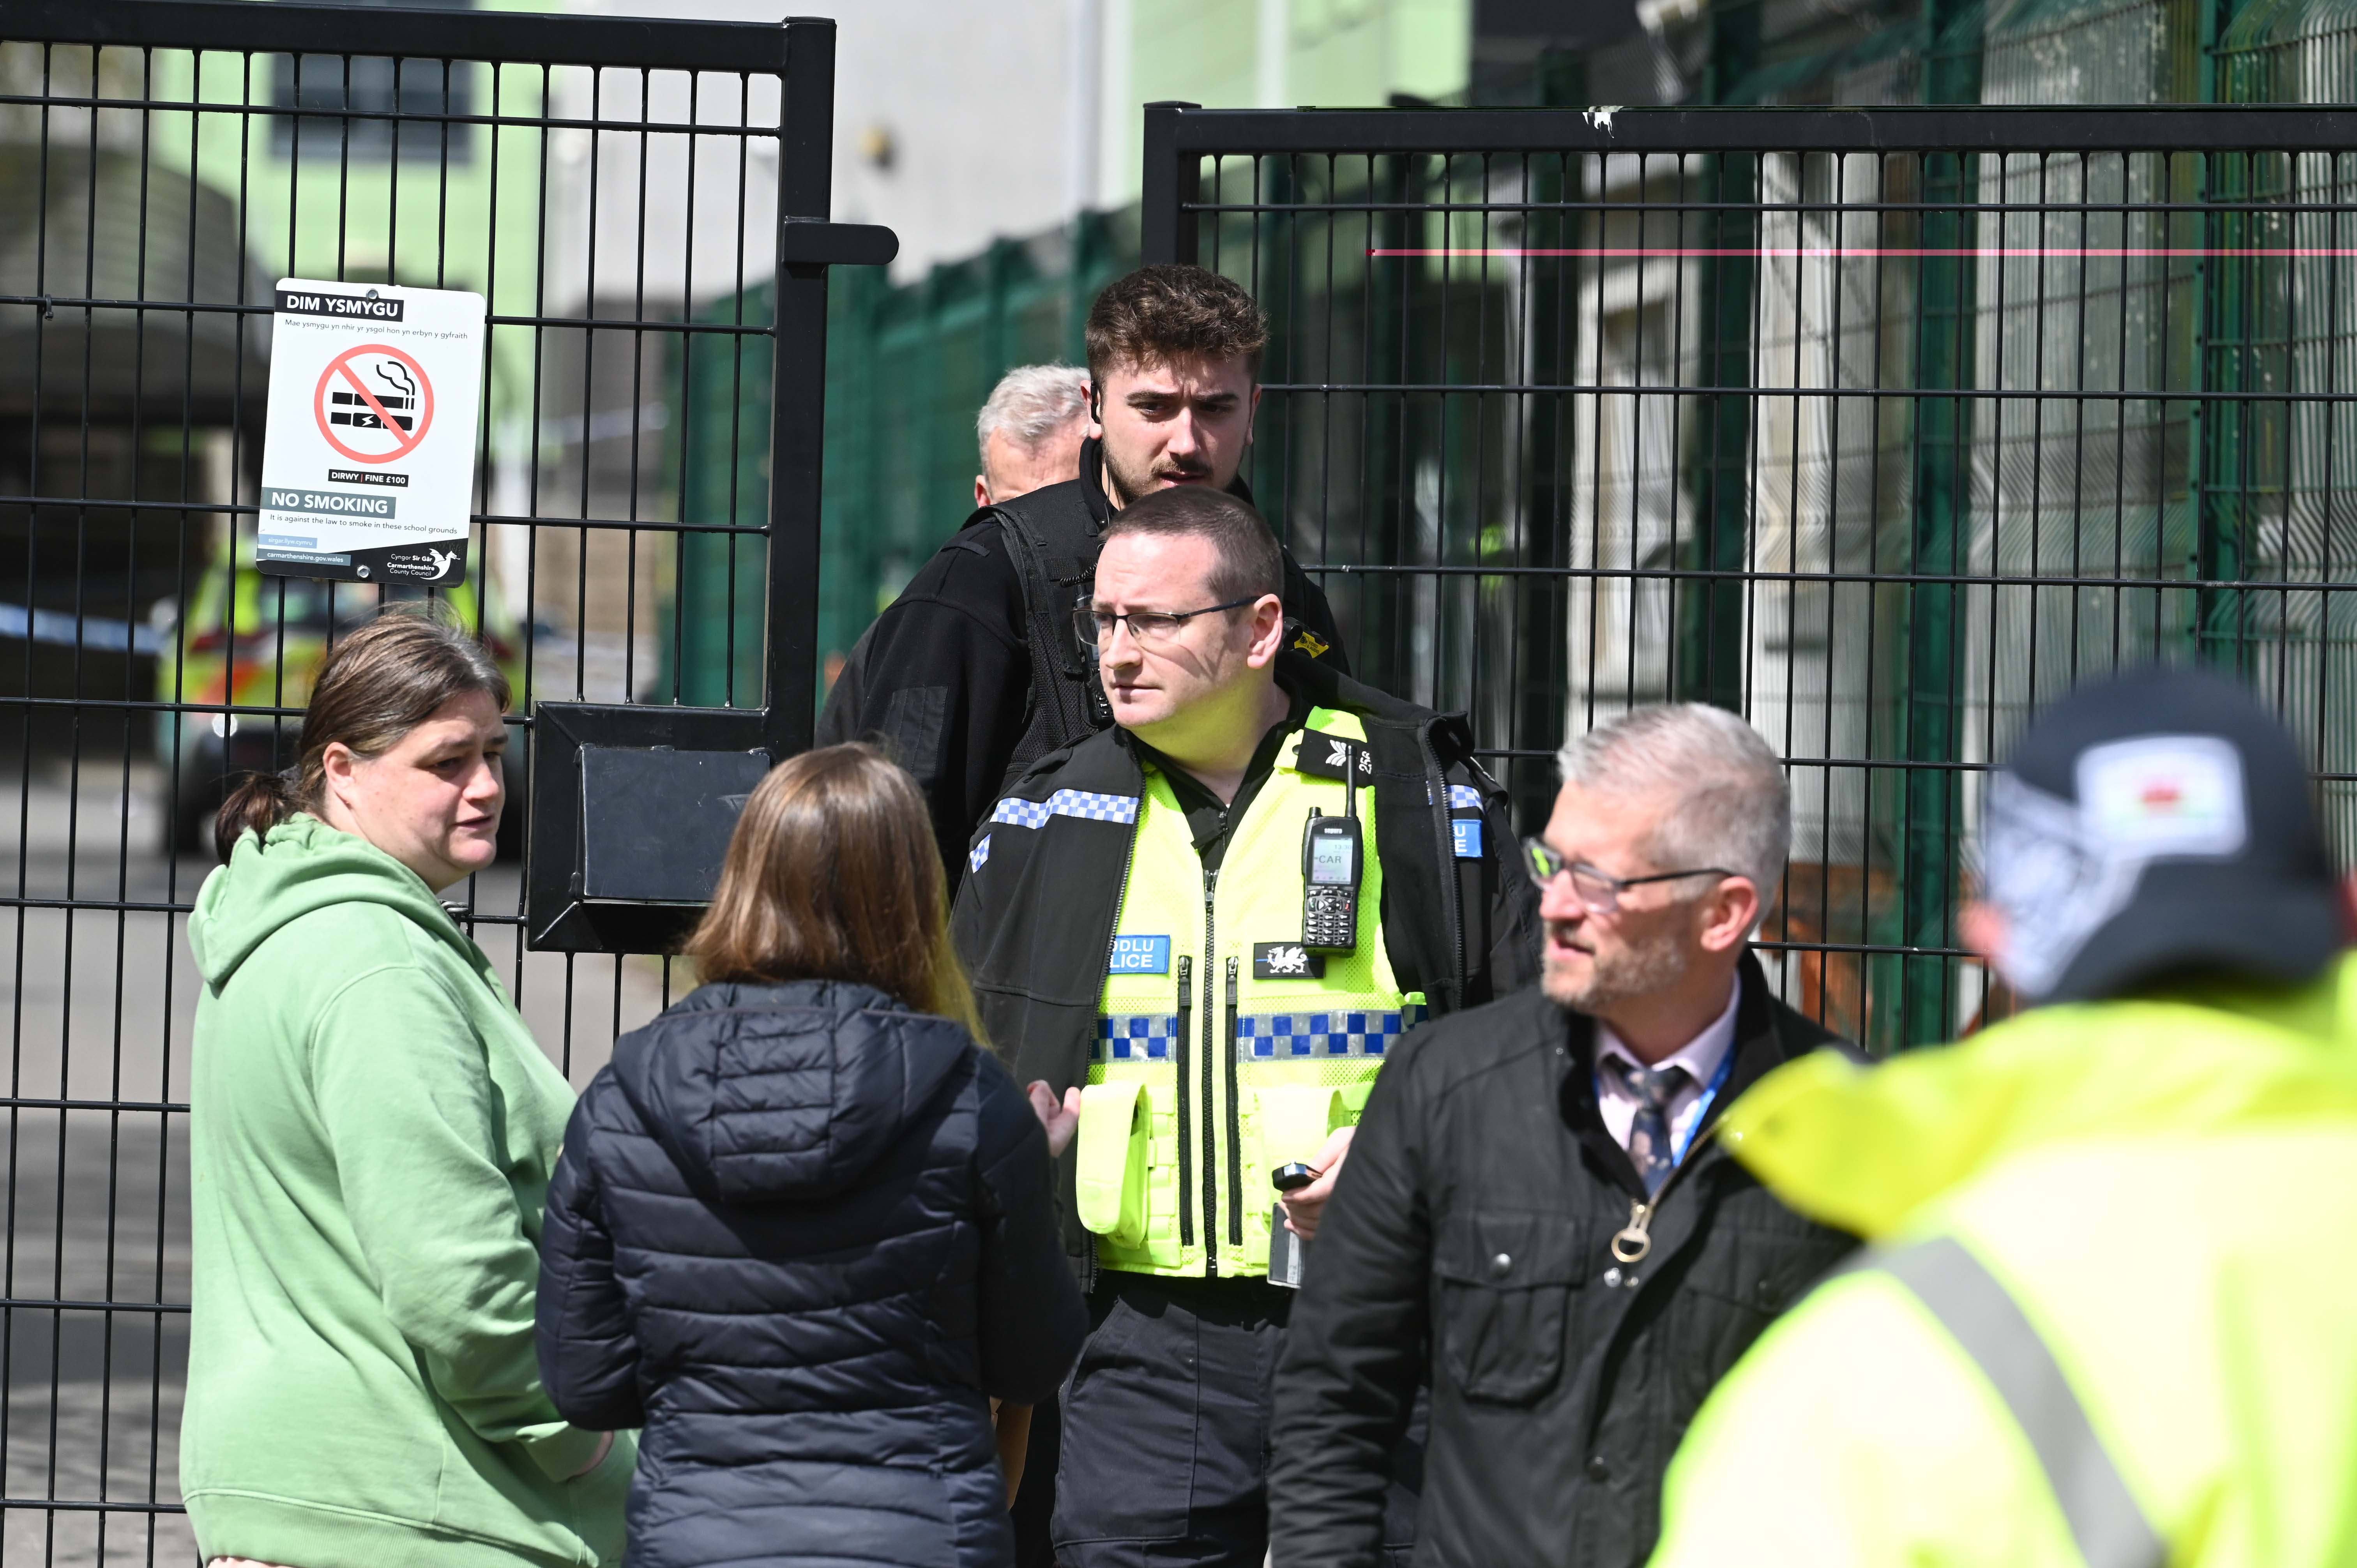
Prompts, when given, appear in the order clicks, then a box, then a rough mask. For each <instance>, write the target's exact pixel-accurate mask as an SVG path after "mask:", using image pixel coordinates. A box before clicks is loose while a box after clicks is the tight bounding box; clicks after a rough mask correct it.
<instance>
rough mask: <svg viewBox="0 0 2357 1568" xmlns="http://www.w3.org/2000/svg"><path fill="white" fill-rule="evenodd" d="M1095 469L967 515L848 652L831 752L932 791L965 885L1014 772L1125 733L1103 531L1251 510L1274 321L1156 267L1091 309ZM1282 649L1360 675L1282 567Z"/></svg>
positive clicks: (1085, 444)
mask: <svg viewBox="0 0 2357 1568" xmlns="http://www.w3.org/2000/svg"><path fill="white" fill-rule="evenodd" d="M1087 338H1088V360H1089V365H1088V373H1089V383H1090V385H1089V425H1088V434H1087V437H1086V438H1085V439H1084V440H1083V441H1082V445H1081V456H1080V475H1079V477H1078V478H1072V479H1068V480H1066V481H1065V482H1063V483H1061V484H1051V485H1048V486H1045V487H1043V488H1041V489H1035V490H1032V491H1030V492H1029V493H1028V494H1025V495H1022V496H1019V497H1015V498H1012V499H1000V500H998V501H997V502H996V504H994V505H989V506H985V507H984V508H983V509H982V510H979V511H976V512H975V513H974V515H973V516H972V517H970V518H968V519H967V520H966V523H965V526H964V527H963V528H962V529H960V530H959V532H957V534H956V535H955V537H953V538H952V539H951V540H950V541H949V542H948V543H946V544H944V545H942V548H941V550H940V552H939V553H937V554H935V555H934V556H933V558H932V559H931V561H928V562H927V563H926V564H924V565H923V566H921V567H920V568H919V569H918V572H917V575H916V576H915V577H913V578H912V579H910V581H909V585H908V587H907V588H906V589H904V590H903V591H902V592H901V594H900V596H899V598H898V599H895V600H894V601H893V602H892V604H891V606H890V607H888V608H887V609H886V610H885V611H884V613H883V615H881V616H880V617H878V618H877V621H876V624H875V625H874V626H872V627H871V628H868V630H867V631H866V634H864V635H863V636H862V637H861V638H860V639H859V642H858V645H857V646H856V647H855V648H854V649H853V650H852V652H851V657H850V658H849V660H847V661H846V662H845V667H844V670H843V671H842V673H841V674H840V675H839V676H838V677H837V679H836V681H835V684H834V690H833V691H832V692H830V693H828V696H827V703H826V707H825V710H824V711H823V713H822V714H820V716H819V722H818V730H817V736H818V739H817V744H819V745H821V746H827V745H832V744H834V742H836V741H845V740H859V739H873V740H876V741H877V742H879V743H880V744H882V745H883V746H884V747H885V748H886V749H887V750H888V751H889V752H890V753H891V754H892V756H893V757H894V758H895V759H896V760H898V761H899V763H900V764H901V766H903V767H905V768H908V769H909V772H911V773H913V774H915V775H916V777H917V782H918V784H919V786H920V787H921V788H922V789H923V790H924V791H925V799H926V801H927V803H928V805H929V806H930V807H931V811H932V817H933V831H934V834H935V836H936V838H937V839H938V840H939V842H940V843H941V846H942V863H943V865H944V866H945V868H946V869H947V871H948V873H949V877H950V886H951V887H952V889H953V890H954V888H955V887H956V886H957V882H958V879H959V877H961V876H962V875H963V874H964V872H965V858H964V857H965V847H966V842H967V839H968V836H969V835H970V834H971V833H972V832H973V831H974V824H975V823H977V822H980V821H981V820H982V818H983V817H984V815H985V814H986V813H987V812H988V811H990V808H991V803H992V802H993V801H995V800H997V799H998V795H999V788H998V787H999V785H1000V783H1001V782H1002V781H1003V780H1004V779H1006V778H1007V777H1008V775H1009V774H1010V773H1011V772H1014V771H1017V770H1019V769H1021V768H1027V767H1028V766H1029V765H1030V764H1032V763H1034V762H1037V761H1038V760H1039V758H1040V757H1045V756H1046V755H1047V754H1048V753H1049V752H1050V751H1053V750H1055V749H1056V748H1057V747H1058V746H1066V745H1070V744H1071V742H1073V741H1076V740H1079V739H1081V738H1082V736H1087V735H1090V734H1092V733H1093V732H1094V731H1096V730H1098V729H1100V728H1102V727H1103V726H1104V725H1107V724H1110V723H1111V722H1112V719H1111V715H1110V714H1107V712H1106V711H1105V707H1104V702H1103V696H1102V694H1101V693H1100V692H1099V690H1098V686H1097V680H1096V671H1095V670H1094V668H1093V654H1094V650H1092V649H1088V648H1083V647H1082V646H1080V645H1079V644H1077V643H1075V642H1074V641H1073V640H1072V639H1071V617H1072V611H1073V608H1074V607H1075V606H1076V605H1079V604H1084V603H1085V602H1086V601H1087V598H1088V589H1089V574H1090V572H1091V570H1092V568H1093V566H1094V564H1095V562H1096V554H1097V548H1098V544H1099V540H1100V535H1101V534H1102V532H1103V529H1104V525H1105V522H1106V521H1107V520H1108V519H1110V518H1111V517H1112V516H1113V515H1114V513H1115V512H1117V511H1118V510H1120V509H1121V508H1123V507H1125V506H1128V505H1130V504H1131V503H1132V502H1134V501H1135V500H1137V499H1139V498H1140V497H1142V496H1146V495H1150V494H1152V493H1153V492H1155V491H1157V490H1160V489H1170V488H1173V487H1202V488H1204V489H1211V490H1222V489H1224V490H1228V491H1231V492H1232V493H1234V494H1236V495H1238V496H1241V497H1243V499H1246V500H1249V499H1251V492H1250V491H1249V490H1248V489H1245V487H1244V484H1243V479H1242V478H1240V477H1239V469H1240V468H1241V467H1242V464H1243V457H1244V454H1245V452H1246V451H1247V450H1248V449H1249V448H1250V447H1251V446H1252V439H1253V417H1254V413H1255V411H1257V410H1258V408H1259V406H1260V359H1261V352H1262V350H1263V349H1265V348H1266V347H1267V344H1268V324H1267V322H1266V320H1265V318H1264V317H1262V315H1261V312H1260V307H1259V306H1256V305H1254V303H1253V300H1252V296H1251V295H1248V294H1246V293H1245V292H1244V291H1243V288H1241V287H1240V286H1238V285H1236V284H1235V283H1233V282H1232V281H1231V280H1230V279H1227V278H1224V277H1222V276H1220V275H1219V274H1216V273H1210V272H1206V271H1204V270H1203V269H1202V268H1200V267H1189V266H1150V267H1144V268H1141V269H1139V270H1138V271H1136V272H1134V273H1132V274H1129V275H1128V276H1126V277H1124V278H1121V279H1118V280H1116V281H1115V282H1114V283H1113V284H1111V285H1108V286H1107V287H1106V288H1105V289H1104V291H1103V293H1101V294H1099V295H1097V298H1096V302H1095V304H1094V305H1093V306H1091V307H1090V310H1089V319H1088V328H1087ZM1282 559H1283V562H1284V567H1285V583H1284V586H1283V588H1282V589H1281V590H1280V593H1281V594H1282V596H1283V598H1284V602H1285V611H1286V616H1287V617H1288V618H1290V620H1291V623H1292V625H1291V628H1290V630H1289V632H1288V635H1287V638H1286V645H1287V646H1288V647H1290V648H1292V649H1294V650H1297V651H1298V652H1300V653H1302V654H1304V655H1306V656H1309V657H1312V658H1317V659H1320V660H1325V661H1329V662H1331V663H1333V664H1334V665H1335V666H1336V667H1337V668H1340V669H1346V670H1347V668H1348V666H1347V665H1345V664H1343V663H1342V653H1341V647H1340V642H1341V634H1340V632H1339V631H1337V630H1336V629H1335V626H1334V616H1333V612H1332V610H1330V609H1329V608H1328V607H1327V604H1326V596H1325V594H1324V593H1323V592H1322V591H1320V590H1319V589H1318V585H1316V584H1315V583H1313V582H1312V581H1311V580H1310V579H1309V577H1308V575H1306V574H1305V573H1304V572H1303V571H1302V570H1301V568H1300V567H1299V566H1298V565H1297V564H1295V562H1294V560H1293V558H1292V556H1291V555H1289V554H1287V555H1285V556H1283V557H1282Z"/></svg>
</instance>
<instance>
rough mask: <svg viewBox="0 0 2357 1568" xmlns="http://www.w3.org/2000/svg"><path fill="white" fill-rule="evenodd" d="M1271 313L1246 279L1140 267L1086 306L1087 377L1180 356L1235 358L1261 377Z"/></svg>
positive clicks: (1193, 269) (1095, 378) (1096, 378)
mask: <svg viewBox="0 0 2357 1568" xmlns="http://www.w3.org/2000/svg"><path fill="white" fill-rule="evenodd" d="M1267 347H1268V318H1267V317H1265V316H1263V315H1262V314H1261V310H1260V306H1257V305H1254V303H1253V297H1252V295H1249V294H1246V293H1245V292H1244V291H1243V286H1242V285H1239V284H1238V283H1236V282H1235V281H1234V280H1233V279H1232V278H1224V277H1222V276H1221V275H1220V274H1217V273H1212V272H1205V271H1204V270H1203V269H1202V268H1201V267H1189V266H1179V265H1174V264H1158V265H1155V266H1150V267H1140V268H1138V269H1137V270H1136V271H1135V272H1134V273H1132V274H1129V275H1128V276H1127V277H1124V278H1116V279H1114V281H1113V282H1112V283H1110V284H1107V285H1105V288H1104V292H1103V293H1102V294H1100V295H1097V300H1096V303H1095V304H1094V305H1092V306H1090V307H1089V327H1088V350H1089V380H1090V381H1092V382H1094V383H1095V384H1096V385H1098V386H1103V385H1104V379H1105V377H1106V376H1107V375H1109V374H1110V373H1112V372H1113V371H1115V370H1118V369H1120V368H1122V367H1123V366H1138V365H1161V364H1168V362H1169V361H1170V360H1173V359H1176V358H1179V357H1180V356H1186V357H1189V358H1195V357H1200V358H1202V359H1206V360H1232V359H1234V358H1235V357H1236V356H1237V355H1239V354H1241V355H1243V358H1244V368H1245V370H1247V371H1250V372H1251V374H1252V378H1253V380H1254V381H1258V380H1260V356H1261V351H1262V350H1263V349H1266V348H1267Z"/></svg>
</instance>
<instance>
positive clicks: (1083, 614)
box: [1072, 594, 1260, 648]
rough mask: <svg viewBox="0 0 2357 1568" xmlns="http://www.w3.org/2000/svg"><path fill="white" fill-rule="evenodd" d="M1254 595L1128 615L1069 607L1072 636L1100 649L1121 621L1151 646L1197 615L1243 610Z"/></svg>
mask: <svg viewBox="0 0 2357 1568" xmlns="http://www.w3.org/2000/svg"><path fill="white" fill-rule="evenodd" d="M1259 597H1260V596H1259V595H1258V594H1254V596H1252V597H1251V598H1249V599H1230V600H1229V601H1228V602H1227V603H1226V604H1223V605H1205V606H1204V607H1202V608H1201V609H1200V610H1132V611H1130V612H1129V613H1128V614H1127V615H1115V614H1114V612H1113V611H1111V610H1101V609H1097V608H1094V607H1092V606H1089V605H1075V606H1074V607H1072V635H1073V636H1075V637H1077V638H1079V639H1081V640H1082V642H1083V643H1094V644H1095V645H1096V646H1097V647H1099V648H1103V647H1104V646H1105V645H1106V644H1107V643H1109V642H1111V641H1112V640H1113V628H1115V627H1117V626H1119V625H1120V624H1121V623H1122V622H1124V621H1127V622H1128V623H1129V635H1130V636H1132V637H1134V638H1135V639H1137V640H1138V641H1140V642H1142V643H1145V644H1146V645H1147V646H1148V647H1152V646H1154V645H1156V644H1158V643H1165V642H1168V641H1169V640H1170V639H1172V638H1174V637H1176V636H1178V635H1179V628H1180V627H1182V626H1184V625H1186V624H1187V623H1188V622H1189V621H1190V620H1193V619H1194V618H1196V617H1197V616H1207V615H1210V614H1211V613H1212V612H1213V611H1214V610H1234V609H1242V608H1243V607H1244V606H1246V605H1249V604H1252V603H1254V602H1255V601H1256V600H1258V599H1259Z"/></svg>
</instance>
